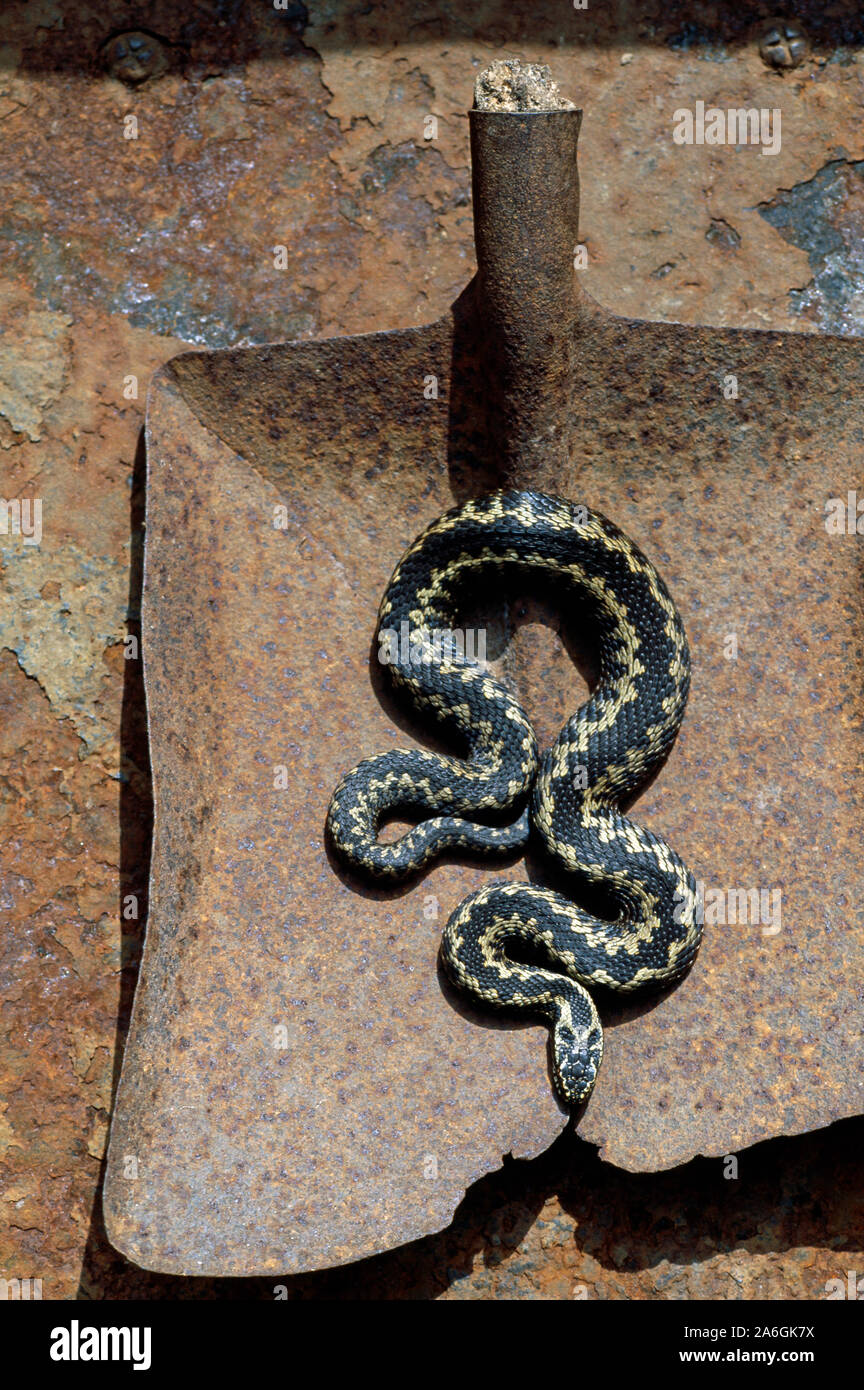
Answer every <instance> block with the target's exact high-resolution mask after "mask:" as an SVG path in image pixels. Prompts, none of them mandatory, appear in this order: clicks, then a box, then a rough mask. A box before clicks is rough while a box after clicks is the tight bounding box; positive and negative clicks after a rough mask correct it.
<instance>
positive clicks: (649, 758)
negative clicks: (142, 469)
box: [327, 491, 701, 1106]
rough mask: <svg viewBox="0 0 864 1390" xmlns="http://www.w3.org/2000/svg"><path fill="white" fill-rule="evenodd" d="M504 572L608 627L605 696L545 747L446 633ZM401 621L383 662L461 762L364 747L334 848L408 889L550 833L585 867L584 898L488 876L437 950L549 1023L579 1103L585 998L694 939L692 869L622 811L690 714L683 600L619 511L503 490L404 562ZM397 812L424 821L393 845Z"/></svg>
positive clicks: (494, 997) (497, 1000) (469, 978)
mask: <svg viewBox="0 0 864 1390" xmlns="http://www.w3.org/2000/svg"><path fill="white" fill-rule="evenodd" d="M490 574H493V575H495V576H496V577H497V576H500V578H501V580H502V581H504V580H507V581H508V582H509V581H510V580H511V579H512V578H514V577H515V578H517V579H518V577H519V576H521V575H528V574H537V575H541V576H545V577H546V578H547V579H550V580H552V581H554V585H555V588H556V594H557V597H558V599H559V601H560V602H561V603H562V607H563V608H564V611H565V613H566V611H567V608H566V605H568V604H570V603H573V604H574V605H575V604H578V605H579V608H578V613H579V615H580V617H582V616H583V615H584V616H585V617H586V618H587V619H588V620H589V622H590V625H591V630H592V631H593V633H594V634H595V638H596V642H597V647H598V673H599V674H598V679H597V681H596V683H595V686H594V689H593V690H592V692H591V694H590V697H589V699H588V700H587V701H586V702H585V703H584V704H583V705H582V706H581V707H580V708H579V709H578V710H577V711H576V713H575V714H573V715H572V716H571V717H570V718H569V719H568V720H567V721H566V723H565V724H564V726H563V728H562V729H561V731H560V733H559V734H558V737H557V738H556V740H555V742H554V743H553V744H552V746H551V748H549V749H548V750H546V751H545V752H544V753H542V755H541V753H540V752H539V750H538V746H537V740H536V737H535V735H534V731H533V729H532V727H531V723H530V721H529V719H528V716H527V714H526V713H525V710H524V709H523V708H522V706H521V704H520V703H519V700H518V699H517V698H516V696H515V695H514V694H513V693H512V692H511V691H510V690H509V689H508V688H507V687H506V686H505V685H504V684H503V683H502V682H501V681H500V680H498V679H496V678H494V677H493V676H492V675H491V674H490V672H489V670H488V669H487V668H486V667H485V666H484V665H483V664H482V663H481V662H479V661H478V660H476V659H475V658H474V657H473V656H472V655H470V654H469V653H468V652H467V651H464V650H460V649H459V648H458V646H456V645H455V644H453V643H450V644H449V645H448V644H446V643H445V644H444V645H443V646H442V643H441V642H440V640H439V641H436V634H440V633H442V632H444V633H452V632H453V630H454V619H455V618H456V616H457V608H458V598H459V594H460V593H464V589H465V585H466V582H467V583H471V582H472V581H475V580H476V579H479V578H480V577H483V578H487V577H488V576H489V575H490ZM394 632H395V633H402V634H405V633H408V634H410V641H409V642H408V643H407V644H406V643H404V642H403V643H401V644H399V643H397V644H395V645H396V649H395V651H394V653H393V654H392V656H391V657H390V658H389V659H388V663H387V670H388V674H389V676H390V678H391V680H392V682H393V684H394V686H395V688H396V689H397V690H399V691H402V692H403V693H404V694H405V696H406V697H407V698H408V699H409V700H410V702H411V704H412V705H413V707H414V708H415V709H416V710H417V711H419V712H420V713H421V714H424V715H426V716H428V717H429V718H430V719H432V720H434V721H435V722H436V723H437V724H438V725H439V726H440V728H441V729H442V730H443V731H444V732H445V734H446V735H448V736H450V737H451V738H455V740H456V741H457V742H458V743H459V744H461V750H460V751H461V752H462V753H463V755H464V756H450V755H445V754H442V753H436V752H431V751H427V750H424V749H420V748H413V749H410V750H396V751H393V752H389V753H382V754H379V755H378V756H376V757H371V758H366V759H365V760H364V761H363V762H361V763H359V764H358V765H357V766H356V767H355V768H354V769H353V770H352V771H350V772H349V773H347V775H346V776H345V777H344V778H343V779H342V781H341V782H340V783H339V786H338V787H337V788H336V790H335V792H334V793H333V797H332V800H331V802H330V808H329V811H328V816H327V829H328V834H329V837H330V840H331V842H332V844H333V846H334V849H335V850H336V852H337V854H338V855H339V857H340V858H341V859H342V860H343V861H344V862H345V863H346V864H347V865H349V866H350V867H352V868H353V869H355V870H357V871H360V872H361V873H364V874H366V875H369V876H371V877H372V878H375V879H378V880H384V881H387V880H390V881H395V880H398V879H401V878H404V877H406V876H407V875H409V874H412V873H415V872H416V871H417V870H418V869H420V868H421V867H422V866H423V865H425V864H427V863H428V862H429V861H430V860H432V859H434V858H435V857H437V856H438V855H439V854H441V853H442V852H443V851H445V850H454V849H455V850H460V851H466V850H467V851H474V852H477V853H479V854H481V855H483V856H492V855H495V854H500V853H506V852H510V851H512V850H514V849H516V848H519V847H521V846H524V845H525V844H526V843H527V842H528V839H529V836H530V835H531V834H532V833H533V834H534V835H536V837H537V838H538V840H539V842H540V845H541V846H542V848H543V849H544V850H545V853H546V854H547V855H548V856H549V859H550V860H551V861H552V863H553V864H554V865H555V866H557V868H558V869H559V870H561V871H564V873H565V874H567V875H569V876H571V877H568V878H567V879H566V880H565V881H566V882H567V883H568V884H570V883H572V885H573V897H572V898H571V896H570V895H569V892H568V895H565V894H563V893H561V892H557V891H552V890H551V889H548V888H542V887H538V886H535V885H534V884H532V883H498V882H495V883H492V884H490V885H489V886H488V887H485V888H483V889H482V890H481V891H480V892H478V893H474V894H473V895H472V896H471V897H469V898H467V899H466V901H465V902H463V903H461V904H460V905H459V906H458V907H457V908H456V910H455V911H454V912H453V914H452V915H451V917H450V919H449V921H448V922H447V925H446V927H445V930H444V935H443V940H442V945H441V957H442V961H443V964H444V967H445V969H446V971H447V974H448V976H449V977H450V979H451V980H452V982H453V983H454V984H455V985H456V986H457V987H458V988H459V989H461V990H464V991H465V992H466V993H467V994H468V995H469V996H471V998H472V999H473V1001H474V1002H476V1003H478V1004H480V1005H481V1006H486V1007H493V1008H500V1009H505V1010H507V1011H509V1012H516V1011H522V1012H524V1013H526V1014H527V1015H529V1016H533V1017H535V1018H538V1019H540V1020H543V1021H545V1022H546V1023H547V1025H548V1027H549V1029H550V1044H551V1045H550V1059H551V1071H552V1079H553V1082H554V1085H555V1088H556V1090H557V1092H558V1095H559V1097H560V1099H561V1100H562V1101H563V1102H564V1103H565V1104H566V1105H569V1106H576V1105H579V1104H581V1103H582V1102H584V1101H585V1100H587V1098H588V1096H589V1095H590V1093H591V1090H592V1088H593V1086H594V1082H595V1080H596V1077H597V1071H598V1068H599V1066H600V1062H601V1059H602V1055H603V1030H602V1027H601V1024H600V1020H599V1018H598V1014H597V1009H596V1006H595V1003H594V999H593V997H592V992H591V991H596V990H597V989H598V988H601V989H611V990H615V991H625V992H627V991H633V990H637V989H648V988H651V987H654V988H659V987H661V986H663V985H666V984H669V983H670V982H673V981H675V980H676V979H678V978H679V977H680V976H681V975H682V974H683V973H684V972H685V971H686V970H687V968H688V967H689V965H690V964H691V962H692V960H693V958H694V956H695V954H696V952H697V950H698V948H699V943H700V936H701V927H700V925H699V923H698V920H697V918H698V912H697V894H696V885H695V882H694V879H693V877H692V875H691V874H690V872H689V871H688V869H687V868H686V867H685V865H684V864H683V863H682V861H681V860H680V859H679V857H678V856H677V854H675V852H674V851H673V850H672V849H671V848H670V847H669V846H668V845H667V844H666V843H665V842H664V841H663V840H662V839H660V838H659V837H658V836H657V835H654V834H653V833H651V832H650V831H648V830H646V829H644V828H642V827H640V826H639V825H637V824H636V823H635V822H634V821H632V820H630V819H628V817H626V816H624V815H622V814H621V811H620V809H619V807H620V805H621V804H622V803H625V802H627V801H628V800H629V799H630V798H632V797H633V795H634V794H635V792H637V791H638V790H639V788H640V787H642V786H643V785H644V784H645V782H646V781H647V780H648V779H649V778H650V777H651V775H652V773H653V772H654V771H655V770H656V769H657V768H658V767H659V765H660V764H661V763H662V761H663V759H664V758H665V756H666V754H667V753H668V751H669V749H670V747H671V745H672V743H673V741H674V739H675V737H676V735H677V733H678V729H679V727H680V724H681V720H682V718H683V714H684V707H685V705H686V702H687V695H688V691H689V685H690V656H689V651H688V647H687V639H686V637H685V634H684V628H683V625H682V622H681V619H680V617H679V615H678V611H677V609H676V607H675V604H674V603H673V601H672V599H671V597H670V595H669V592H668V590H667V588H666V586H665V584H664V583H663V580H662V579H661V578H660V575H659V574H658V573H657V571H656V569H655V568H654V566H653V565H652V564H651V563H650V562H649V561H648V560H647V559H646V558H645V556H644V555H643V554H642V553H641V552H640V551H639V550H638V549H637V547H636V546H635V545H634V544H633V542H632V541H631V540H629V539H628V537H627V536H625V535H624V534H623V532H622V531H620V530H619V529H618V528H617V527H616V526H615V525H614V524H613V523H612V522H610V521H608V520H607V519H606V518H605V517H603V516H601V515H600V514H599V513H597V512H594V511H591V510H589V508H587V507H584V506H577V505H575V504H574V503H572V502H569V501H567V500H565V499H563V498H558V497H550V496H547V495H545V494H543V493H540V492H535V491H499V492H494V493H491V494H489V495H487V496H484V497H481V498H478V499H475V500H472V501H469V502H467V503H465V504H463V505H462V506H459V507H455V508H453V509H452V510H451V511H448V512H447V513H446V514H445V515H444V516H442V517H439V518H438V520H436V521H434V522H433V523H432V524H431V525H430V526H429V527H427V529H426V530H425V531H424V532H423V534H422V535H421V536H420V537H419V538H418V539H417V540H416V541H415V542H414V543H413V545H411V546H410V548H409V549H408V550H407V551H406V553H405V554H404V555H403V557H402V559H401V560H400V561H399V564H398V565H397V566H396V569H395V571H394V573H393V576H392V578H391V580H390V583H389V585H388V586H387V590H386V592H385V594H384V598H383V600H382V602H381V607H380V611H379V615H378V628H377V635H378V637H379V640H380V639H383V637H384V635H386V634H389V633H394ZM397 810H399V811H405V810H407V811H409V812H411V813H414V814H415V815H416V814H418V813H419V814H420V815H422V816H423V817H424V818H422V819H420V821H419V823H418V824H416V825H414V826H412V827H411V828H410V829H409V830H408V831H407V832H406V833H405V834H403V835H402V836H401V838H400V839H398V840H396V841H395V842H393V843H381V842H379V840H378V833H379V827H380V825H381V823H382V821H383V820H384V818H385V817H387V816H389V815H391V814H392V813H394V812H395V811H397ZM503 815H509V817H510V823H509V824H505V825H502V824H500V821H501V818H502V816H503ZM496 819H497V821H498V822H499V823H495V822H496ZM580 887H581V889H582V890H583V891H582V894H581V896H582V897H583V899H584V898H585V891H584V890H585V889H586V888H587V889H588V891H589V893H590V892H591V891H592V890H593V892H594V894H595V897H596V894H597V891H598V889H599V890H600V892H601V893H602V895H603V903H604V905H606V904H608V908H605V910H604V915H603V916H598V915H595V913H594V912H592V911H589V910H587V909H586V908H585V907H581V906H579V904H578V898H579V895H580ZM594 905H595V906H596V903H595V904H594ZM532 955H533V957H535V958H536V959H535V960H534V962H533V963H532V960H531V958H532ZM526 957H527V958H526Z"/></svg>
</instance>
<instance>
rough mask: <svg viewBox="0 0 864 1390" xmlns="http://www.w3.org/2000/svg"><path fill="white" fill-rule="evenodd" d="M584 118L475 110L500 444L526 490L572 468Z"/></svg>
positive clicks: (483, 275) (493, 409)
mask: <svg viewBox="0 0 864 1390" xmlns="http://www.w3.org/2000/svg"><path fill="white" fill-rule="evenodd" d="M581 122H582V112H581V111H579V110H577V109H575V108H559V109H556V110H548V111H543V110H528V111H520V110H477V109H476V108H475V109H474V110H472V111H471V112H470V123H471V163H472V183H473V195H474V239H475V244H476V248H477V263H478V275H477V291H478V313H479V316H480V320H481V324H482V329H483V338H484V341H485V344H486V346H485V353H486V357H485V364H484V365H485V372H486V379H487V386H488V390H489V403H490V410H489V434H490V441H489V442H490V446H491V448H492V450H493V451H494V456H495V457H496V458H497V460H498V463H499V467H500V469H501V473H502V475H503V480H504V481H505V482H506V481H509V480H510V479H511V478H513V479H515V478H518V479H519V480H520V481H521V484H522V486H525V485H526V482H527V481H528V480H530V479H531V477H532V476H533V475H534V474H535V473H537V471H538V468H539V467H540V466H541V464H542V468H543V471H544V473H548V471H549V470H553V469H557V468H559V467H560V468H561V469H562V470H563V471H564V472H565V473H566V470H567V467H568V465H569V462H570V454H571V440H570V438H569V431H568V428H567V423H566V401H567V396H568V391H567V385H568V381H569V380H570V376H571V367H572V353H573V342H574V334H573V326H574V320H575V318H576V316H577V313H578V308H579V302H578V298H577V293H576V284H575V276H576V272H575V269H574V257H575V253H576V248H577V245H578V241H579V173H578V168H577V149H578V141H579V128H580V125H581Z"/></svg>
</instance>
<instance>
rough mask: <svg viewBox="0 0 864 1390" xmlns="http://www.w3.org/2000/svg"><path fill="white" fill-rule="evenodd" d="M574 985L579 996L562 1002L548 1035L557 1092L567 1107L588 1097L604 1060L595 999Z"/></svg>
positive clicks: (578, 1103) (601, 1033) (582, 1102)
mask: <svg viewBox="0 0 864 1390" xmlns="http://www.w3.org/2000/svg"><path fill="white" fill-rule="evenodd" d="M576 988H577V989H579V997H577V999H576V1000H568V1001H567V1002H565V1003H562V1005H561V1008H560V1013H559V1017H558V1019H557V1022H556V1023H555V1027H554V1028H553V1030H552V1037H551V1044H552V1077H553V1080H554V1082H555V1087H556V1090H557V1091H558V1095H559V1096H560V1098H561V1100H562V1101H563V1102H564V1104H565V1105H569V1106H577V1105H583V1104H584V1102H585V1101H586V1100H587V1099H588V1097H589V1096H590V1094H591V1092H592V1091H593V1090H594V1083H595V1081H596V1080H597V1073H598V1071H599V1070H600V1063H601V1061H602V1060H603V1029H602V1027H601V1024H600V1020H599V1018H598V1017H597V1010H596V1009H595V1008H594V1001H593V1000H592V999H591V997H590V995H588V994H587V993H586V992H585V991H584V990H582V989H581V988H580V987H579V986H576ZM583 995H584V998H582V997H581V996H583Z"/></svg>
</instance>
